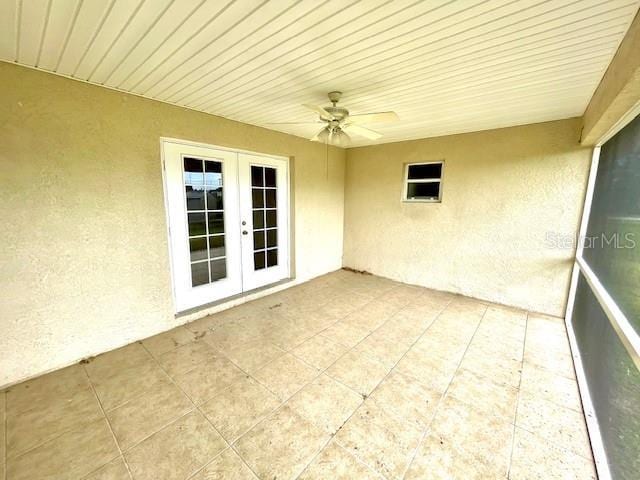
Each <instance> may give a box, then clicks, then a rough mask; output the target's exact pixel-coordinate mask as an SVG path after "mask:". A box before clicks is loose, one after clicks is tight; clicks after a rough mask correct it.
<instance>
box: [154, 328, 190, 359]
mask: <svg viewBox="0 0 640 480" xmlns="http://www.w3.org/2000/svg"><path fill="white" fill-rule="evenodd" d="M195 338H196V334H195V333H193V332H191V331H189V330H187V329H186V328H184V327H177V328H174V329H173V330H169V331H168V332H164V333H161V334H159V335H156V336H154V337H150V338H147V339H146V340H143V341H142V344H143V345H144V346H145V347H146V349H147V350H149V352H151V354H152V355H156V356H158V355H161V354H163V353H165V352H168V351H169V350H173V349H174V348H178V347H179V346H181V345H184V344H186V343H189V342H192V341H193V340H195Z"/></svg>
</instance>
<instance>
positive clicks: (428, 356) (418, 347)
mask: <svg viewBox="0 0 640 480" xmlns="http://www.w3.org/2000/svg"><path fill="white" fill-rule="evenodd" d="M466 348H467V346H466V345H464V344H454V343H449V342H446V341H442V340H440V339H435V338H432V337H430V336H429V335H428V334H426V335H425V336H423V337H421V338H420V339H419V340H418V341H417V342H416V343H415V344H414V345H413V346H412V347H411V350H414V351H416V352H419V353H420V354H421V355H422V358H424V359H425V360H431V361H433V362H434V363H436V364H438V365H439V366H440V368H441V369H442V370H447V371H449V370H455V369H456V368H457V367H458V365H459V364H460V360H462V356H463V355H464V353H465V350H466Z"/></svg>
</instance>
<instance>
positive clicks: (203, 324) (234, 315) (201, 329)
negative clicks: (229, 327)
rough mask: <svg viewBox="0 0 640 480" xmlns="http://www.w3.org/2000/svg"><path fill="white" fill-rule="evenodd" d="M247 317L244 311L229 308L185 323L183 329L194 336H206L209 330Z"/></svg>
mask: <svg viewBox="0 0 640 480" xmlns="http://www.w3.org/2000/svg"><path fill="white" fill-rule="evenodd" d="M246 315H247V311H246V310H241V309H239V308H237V307H236V308H229V309H227V310H223V311H221V312H217V313H214V314H211V315H207V316H206V317H203V318H199V319H198V320H194V321H193V322H190V323H187V324H185V325H184V327H185V328H186V329H187V330H189V331H191V332H193V333H195V334H196V335H202V334H203V333H205V334H208V333H209V330H210V329H214V328H217V327H219V326H221V325H224V324H225V323H227V322H230V321H237V320H240V319H242V318H244V317H245V316H246Z"/></svg>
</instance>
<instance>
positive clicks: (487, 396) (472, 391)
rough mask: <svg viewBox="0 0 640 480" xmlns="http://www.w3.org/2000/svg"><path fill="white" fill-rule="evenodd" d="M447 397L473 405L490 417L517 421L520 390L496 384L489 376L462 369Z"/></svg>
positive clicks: (458, 372)
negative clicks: (450, 396) (451, 396)
mask: <svg viewBox="0 0 640 480" xmlns="http://www.w3.org/2000/svg"><path fill="white" fill-rule="evenodd" d="M489 375H490V373H489ZM447 395H453V396H454V397H456V398H457V399H458V400H461V401H463V402H465V403H471V404H472V405H473V406H474V407H475V408H476V409H478V410H481V411H482V412H484V413H486V414H488V415H496V416H499V417H503V418H504V419H505V420H506V421H508V422H511V423H513V422H514V420H515V415H516V405H517V403H518V389H517V388H515V387H512V386H510V385H507V384H504V383H496V382H494V381H493V380H491V378H490V377H488V376H484V375H478V374H477V373H473V372H470V371H469V370H465V369H463V368H461V369H459V370H458V371H457V372H456V374H455V376H454V377H453V380H452V381H451V385H450V386H449V390H448V391H447Z"/></svg>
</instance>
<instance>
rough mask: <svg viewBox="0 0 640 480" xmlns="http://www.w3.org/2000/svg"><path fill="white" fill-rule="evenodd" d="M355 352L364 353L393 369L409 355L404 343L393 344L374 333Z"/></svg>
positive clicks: (356, 347)
mask: <svg viewBox="0 0 640 480" xmlns="http://www.w3.org/2000/svg"><path fill="white" fill-rule="evenodd" d="M353 350H354V351H356V352H359V353H364V354H365V355H368V356H370V357H371V358H373V359H375V360H378V361H379V362H380V363H382V364H383V365H384V366H385V367H387V368H388V369H391V368H393V367H394V366H395V364H396V363H398V361H399V360H400V358H402V356H403V355H404V354H405V353H407V350H408V346H407V345H406V344H404V343H402V342H392V341H390V340H388V339H387V338H385V336H384V335H382V334H379V333H378V332H373V333H372V334H371V335H369V336H368V337H367V338H365V339H364V340H362V341H361V342H360V343H359V344H358V345H356V346H355V347H354V349H353Z"/></svg>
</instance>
